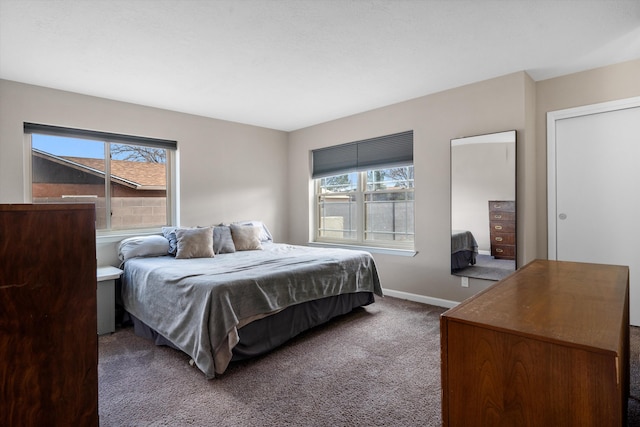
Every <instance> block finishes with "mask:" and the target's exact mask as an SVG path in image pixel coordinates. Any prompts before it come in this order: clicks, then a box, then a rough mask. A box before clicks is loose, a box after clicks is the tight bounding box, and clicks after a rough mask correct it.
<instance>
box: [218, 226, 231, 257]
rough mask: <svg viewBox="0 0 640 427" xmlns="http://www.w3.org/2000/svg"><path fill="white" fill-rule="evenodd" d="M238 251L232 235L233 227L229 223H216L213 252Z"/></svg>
mask: <svg viewBox="0 0 640 427" xmlns="http://www.w3.org/2000/svg"><path fill="white" fill-rule="evenodd" d="M235 251H236V247H235V245H234V244H233V238H232V237H231V228H229V226H228V225H216V226H215V227H213V252H214V253H215V254H216V255H217V254H230V253H233V252H235Z"/></svg>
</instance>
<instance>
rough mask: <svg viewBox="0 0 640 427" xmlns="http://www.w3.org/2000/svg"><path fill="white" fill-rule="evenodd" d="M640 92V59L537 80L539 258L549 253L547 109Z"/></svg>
mask: <svg viewBox="0 0 640 427" xmlns="http://www.w3.org/2000/svg"><path fill="white" fill-rule="evenodd" d="M636 96H640V59H637V60H634V61H629V62H623V63H621V64H616V65H611V66H608V67H602V68H596V69H593V70H588V71H583V72H580V73H575V74H570V75H567V76H562V77H557V78H555V79H549V80H544V81H540V82H537V83H536V122H535V123H536V152H535V155H536V158H537V168H536V177H537V179H536V185H537V192H536V199H535V203H536V205H537V209H536V215H537V229H538V241H537V247H538V258H546V257H547V240H548V239H547V169H546V162H547V113H548V112H550V111H557V110H564V109H567V108H573V107H579V106H583V105H590V104H597V103H601V102H607V101H614V100H618V99H625V98H632V97H636Z"/></svg>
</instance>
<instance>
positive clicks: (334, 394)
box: [98, 297, 640, 427]
mask: <svg viewBox="0 0 640 427" xmlns="http://www.w3.org/2000/svg"><path fill="white" fill-rule="evenodd" d="M444 311H446V310H445V309H444V308H440V307H434V306H430V305H425V304H420V303H416V302H411V301H405V300H401V299H396V298H391V297H385V298H377V301H376V303H375V304H373V305H371V306H368V307H366V308H361V309H357V310H355V311H354V312H352V313H350V314H347V315H345V316H342V317H340V318H338V319H335V320H334V321H332V322H329V323H328V324H325V325H322V326H320V327H317V328H315V329H313V330H311V331H308V332H306V333H304V334H302V335H300V336H298V337H296V338H295V339H293V340H291V341H289V342H288V343H287V344H285V345H284V346H282V347H280V348H279V349H277V350H275V351H273V352H271V353H269V354H266V355H264V356H261V357H258V358H255V359H252V360H248V361H242V362H236V363H233V364H232V365H231V366H230V367H229V369H228V370H227V372H225V374H224V375H222V376H219V377H217V378H216V379H213V380H209V381H208V380H206V379H205V377H204V375H203V374H202V373H201V372H200V371H199V370H198V369H197V368H194V367H192V366H190V365H189V363H188V362H189V357H188V356H186V355H185V354H183V353H181V352H179V351H176V350H173V349H170V348H167V347H157V346H155V345H154V344H152V343H151V342H149V341H147V340H145V339H143V338H140V337H137V336H135V335H134V333H133V329H132V328H124V329H118V330H117V331H116V332H115V333H114V334H111V335H106V336H101V337H100V338H99V366H98V373H99V413H100V425H101V426H103V427H104V426H214V425H215V426H439V425H441V423H442V419H441V414H440V390H441V389H440V336H439V316H440V314H441V313H443V312H444ZM631 396H632V397H631V398H630V399H629V426H631V427H633V426H640V401H639V400H638V397H640V328H635V327H632V328H631Z"/></svg>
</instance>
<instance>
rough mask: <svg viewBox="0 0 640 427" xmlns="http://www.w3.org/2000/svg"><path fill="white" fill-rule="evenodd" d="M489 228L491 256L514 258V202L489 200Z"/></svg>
mask: <svg viewBox="0 0 640 427" xmlns="http://www.w3.org/2000/svg"><path fill="white" fill-rule="evenodd" d="M489 228H490V230H489V237H490V239H491V256H493V257H494V258H496V259H516V202H515V201H513V200H490V201H489Z"/></svg>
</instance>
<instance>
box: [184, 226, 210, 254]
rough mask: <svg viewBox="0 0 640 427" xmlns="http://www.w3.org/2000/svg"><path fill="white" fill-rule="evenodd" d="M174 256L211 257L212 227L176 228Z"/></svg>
mask: <svg viewBox="0 0 640 427" xmlns="http://www.w3.org/2000/svg"><path fill="white" fill-rule="evenodd" d="M176 238H177V240H178V250H177V251H176V258H180V259H185V258H213V256H214V253H213V227H202V228H177V229H176Z"/></svg>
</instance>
